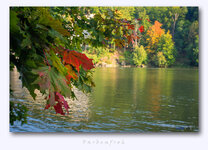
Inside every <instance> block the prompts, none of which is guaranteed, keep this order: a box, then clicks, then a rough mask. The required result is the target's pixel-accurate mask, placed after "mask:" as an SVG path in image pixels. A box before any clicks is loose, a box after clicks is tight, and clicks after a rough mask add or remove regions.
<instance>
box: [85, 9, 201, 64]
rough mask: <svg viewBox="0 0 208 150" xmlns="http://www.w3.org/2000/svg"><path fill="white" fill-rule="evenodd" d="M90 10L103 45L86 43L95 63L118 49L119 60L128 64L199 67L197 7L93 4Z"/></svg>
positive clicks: (89, 12)
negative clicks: (105, 5) (101, 5)
mask: <svg viewBox="0 0 208 150" xmlns="http://www.w3.org/2000/svg"><path fill="white" fill-rule="evenodd" d="M87 13H88V14H91V17H92V18H93V19H95V20H96V21H97V24H95V25H94V28H92V30H96V32H98V33H97V34H98V36H97V38H98V41H100V42H101V43H102V44H103V48H97V47H99V45H96V44H94V46H90V47H88V48H86V45H84V46H85V47H84V49H87V51H86V53H88V56H89V57H91V58H93V59H94V62H95V63H99V61H102V57H105V56H109V55H110V53H114V52H118V53H119V58H118V62H119V63H124V64H127V65H136V66H143V65H151V66H156V67H168V66H173V65H174V66H198V62H199V60H198V55H199V25H198V24H199V23H198V20H199V19H198V7H90V8H88V12H87ZM111 17H114V21H111V22H110V20H109V21H106V20H107V19H112V18H111ZM100 22H103V23H100ZM115 25H116V26H115ZM109 28H114V29H113V30H112V29H111V30H109ZM109 31H111V32H109ZM92 32H94V31H89V33H92ZM100 32H103V33H100ZM109 36H112V37H113V38H109ZM108 61H110V60H108Z"/></svg>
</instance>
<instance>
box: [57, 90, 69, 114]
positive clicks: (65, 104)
mask: <svg viewBox="0 0 208 150" xmlns="http://www.w3.org/2000/svg"><path fill="white" fill-rule="evenodd" d="M56 100H57V101H58V103H60V104H61V105H64V108H65V109H66V111H67V113H69V111H68V109H69V105H68V103H67V101H65V99H64V97H63V96H62V95H61V94H60V93H58V92H56Z"/></svg>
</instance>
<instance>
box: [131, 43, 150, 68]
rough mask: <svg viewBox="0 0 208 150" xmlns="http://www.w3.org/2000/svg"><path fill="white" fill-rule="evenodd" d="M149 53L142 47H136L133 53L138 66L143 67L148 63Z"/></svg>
mask: <svg viewBox="0 0 208 150" xmlns="http://www.w3.org/2000/svg"><path fill="white" fill-rule="evenodd" d="M146 60H147V53H146V51H145V50H144V47H143V46H142V45H141V46H140V47H138V46H136V47H135V49H134V52H133V61H134V64H135V65H136V66H142V65H143V64H145V63H146Z"/></svg>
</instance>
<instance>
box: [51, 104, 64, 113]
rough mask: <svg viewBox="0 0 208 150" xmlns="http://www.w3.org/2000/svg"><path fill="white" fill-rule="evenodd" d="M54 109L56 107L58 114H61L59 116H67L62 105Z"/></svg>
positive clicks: (57, 105)
mask: <svg viewBox="0 0 208 150" xmlns="http://www.w3.org/2000/svg"><path fill="white" fill-rule="evenodd" d="M53 107H54V109H55V111H56V113H59V114H61V115H65V113H64V111H63V109H62V105H61V103H57V104H56V105H54V106H53Z"/></svg>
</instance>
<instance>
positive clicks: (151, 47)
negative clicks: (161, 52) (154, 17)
mask: <svg viewBox="0 0 208 150" xmlns="http://www.w3.org/2000/svg"><path fill="white" fill-rule="evenodd" d="M161 26H162V24H161V23H159V22H158V21H155V23H154V25H152V26H151V27H150V28H149V30H148V31H147V39H146V42H147V46H146V48H145V49H146V50H147V53H148V56H149V61H150V63H153V62H152V60H153V56H154V55H155V54H156V53H157V47H158V42H159V40H160V38H161V36H162V35H163V34H164V33H165V31H164V29H161Z"/></svg>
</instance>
